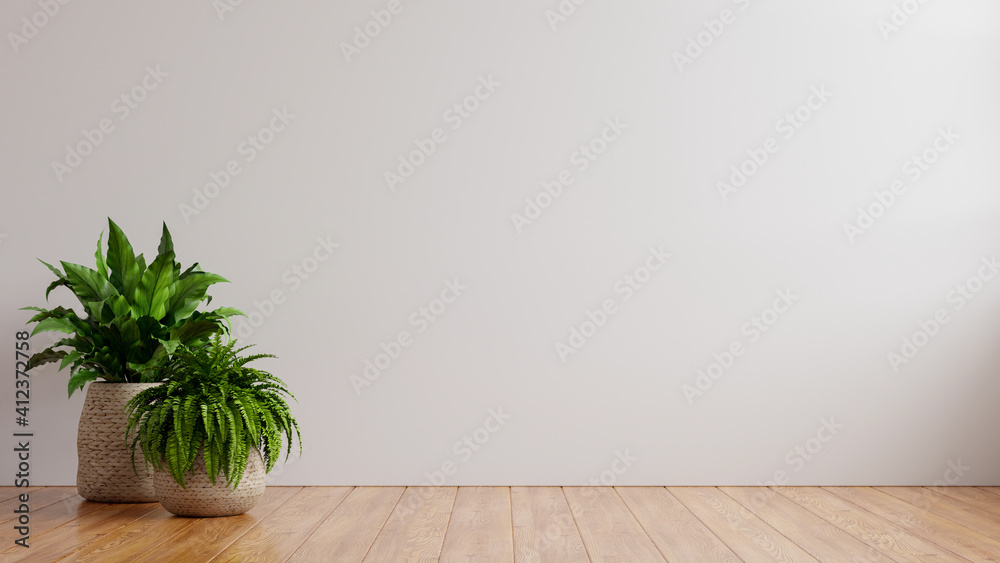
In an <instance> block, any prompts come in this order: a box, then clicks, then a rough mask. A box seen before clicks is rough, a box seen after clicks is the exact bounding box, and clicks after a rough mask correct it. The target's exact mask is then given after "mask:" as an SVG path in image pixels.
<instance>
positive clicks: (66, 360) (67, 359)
mask: <svg viewBox="0 0 1000 563" xmlns="http://www.w3.org/2000/svg"><path fill="white" fill-rule="evenodd" d="M82 357H83V354H81V353H80V351H79V350H73V351H72V352H70V353H68V354H66V355H65V356H64V357H63V359H62V363H60V364H59V371H62V370H64V369H66V366H68V365H70V364H72V363H73V362H75V361H77V360H79V359H80V358H82Z"/></svg>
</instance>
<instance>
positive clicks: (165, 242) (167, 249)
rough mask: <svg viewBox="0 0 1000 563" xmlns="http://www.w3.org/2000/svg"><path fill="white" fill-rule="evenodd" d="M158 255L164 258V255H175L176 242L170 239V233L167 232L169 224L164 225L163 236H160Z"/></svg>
mask: <svg viewBox="0 0 1000 563" xmlns="http://www.w3.org/2000/svg"><path fill="white" fill-rule="evenodd" d="M156 250H157V254H158V256H157V257H159V256H163V255H164V254H170V255H171V256H173V254H174V241H173V240H172V239H171V238H170V231H169V230H167V223H166V222H165V221H164V223H163V234H161V235H160V245H159V246H158V247H157V248H156Z"/></svg>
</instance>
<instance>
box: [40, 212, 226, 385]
mask: <svg viewBox="0 0 1000 563" xmlns="http://www.w3.org/2000/svg"><path fill="white" fill-rule="evenodd" d="M108 227H109V233H108V250H107V256H105V255H104V249H103V244H102V242H103V233H101V236H100V237H99V238H98V239H97V253H96V254H95V255H94V256H95V257H96V258H97V269H96V270H95V269H92V268H87V267H85V266H81V265H79V264H72V263H69V262H61V264H62V267H63V270H64V271H60V270H59V269H58V268H56V267H54V266H52V265H51V264H48V263H46V262H44V261H41V260H39V261H40V262H42V264H45V266H47V267H48V268H49V270H51V271H52V273H53V274H55V275H56V280H55V281H53V282H52V283H51V284H50V285H49V287H48V289H47V290H46V291H45V298H46V299H48V298H49V293H51V292H52V290H53V289H55V288H57V287H60V286H65V287H67V288H69V289H70V290H71V291H72V292H73V294H74V295H75V296H76V298H77V299H78V300H79V301H80V304H81V305H82V306H83V314H79V313H77V312H76V311H74V310H73V309H67V308H65V307H56V308H54V309H43V308H41V307H25V308H24V309H26V310H33V311H37V312H38V314H36V315H35V316H34V317H32V318H31V319H30V320H29V321H28V322H29V323H38V324H37V325H36V326H35V328H34V330H32V332H31V334H32V335H35V334H38V333H40V332H48V331H56V332H63V333H67V334H68V335H69V336H67V337H65V338H63V339H62V340H59V341H58V342H56V343H55V344H54V345H52V346H51V347H49V348H47V349H45V350H42V351H41V352H38V353H36V354H34V355H33V356H31V358H29V360H28V368H29V369H30V368H34V367H36V366H40V365H42V364H46V363H49V362H60V364H59V369H60V370H62V369H64V368H66V367H69V368H70V378H69V394H70V396H72V395H73V392H74V391H76V390H77V389H82V388H83V386H84V385H85V384H86V383H87V382H88V381H94V380H97V379H103V380H104V381H108V382H112V383H149V382H153V381H156V372H155V370H154V367H155V366H156V365H157V364H158V363H160V362H161V361H162V360H164V359H165V358H166V357H167V356H168V355H169V354H170V353H172V352H173V351H174V350H175V349H176V348H177V346H179V345H181V344H186V345H189V346H198V345H200V344H204V343H205V342H206V341H207V339H208V337H209V336H211V335H212V334H215V333H217V332H220V331H225V330H228V324H227V321H226V319H227V318H228V317H230V316H232V315H242V314H243V313H241V312H240V311H238V310H236V309H231V308H225V307H223V308H219V309H216V310H214V311H196V309H197V308H198V306H199V305H200V304H201V303H202V302H203V301H204V302H206V303H207V302H210V301H211V300H212V298H211V297H210V296H209V295H208V294H207V293H206V292H207V291H208V288H209V286H211V285H212V284H215V283H219V282H225V281H227V280H226V279H225V278H223V277H222V276H219V275H216V274H210V273H208V272H203V271H201V270H200V269H199V268H198V264H197V262H196V263H195V264H194V265H192V266H191V267H190V268H188V269H187V270H184V271H181V265H180V264H179V263H178V262H177V261H176V260H175V259H174V243H173V240H172V239H171V237H170V231H168V230H167V225H166V224H165V223H164V225H163V234H162V236H161V237H160V246H159V247H158V252H157V256H156V258H155V259H154V260H153V262H152V263H150V264H149V266H148V267H147V266H146V260H145V259H144V258H143V256H142V254H140V255H138V256H136V255H135V252H134V251H133V250H132V245H131V244H130V243H129V241H128V238H127V237H126V236H125V233H123V232H122V230H121V229H120V228H118V225H116V224H115V222H114V221H112V220H111V219H110V218H109V219H108Z"/></svg>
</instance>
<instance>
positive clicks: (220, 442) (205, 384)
mask: <svg viewBox="0 0 1000 563" xmlns="http://www.w3.org/2000/svg"><path fill="white" fill-rule="evenodd" d="M247 348H249V346H244V347H242V348H238V349H237V348H236V340H235V339H233V340H229V341H226V342H223V340H222V337H221V336H220V335H215V336H213V337H212V339H211V341H210V342H208V343H207V344H206V345H203V346H184V345H181V346H178V347H177V349H176V350H175V351H174V353H173V354H172V355H171V357H170V359H169V361H167V362H166V363H164V364H163V365H162V366H160V367H159V368H158V371H160V372H161V373H162V375H163V378H164V381H163V382H162V383H161V384H159V385H156V386H154V387H151V388H149V389H146V390H144V391H142V392H140V393H139V394H138V395H136V396H135V397H134V398H133V399H132V400H130V401H129V403H128V405H127V406H126V411H127V413H128V429H127V433H128V435H129V437H130V439H131V448H132V456H133V459H132V462H133V463H135V449H136V448H137V447H141V452H142V456H143V458H144V462H145V465H147V466H151V467H152V468H153V470H154V474H153V486H154V488H155V490H156V497H157V500H159V501H160V504H162V505H163V507H164V508H166V509H167V510H168V511H170V512H172V513H173V514H177V515H179V516H232V515H236V514H242V513H244V512H246V511H247V510H249V509H250V508H252V507H253V506H254V505H255V504H256V503H257V501H258V500H259V499H260V496H261V495H262V494H263V493H264V476H265V474H266V473H267V472H269V471H270V470H271V469H272V468H273V467H274V464H275V462H276V461H277V460H278V458H279V457H280V455H281V451H282V449H283V448H282V443H283V441H284V440H283V436H284V437H287V438H288V444H287V447H285V448H284V450H285V459H287V458H288V455H289V454H291V451H292V433H293V432H294V434H295V438H296V439H297V440H298V442H299V452H300V453H301V451H302V439H301V435H300V434H299V426H298V423H297V422H296V421H295V418H293V417H292V415H291V411H290V409H289V407H288V403H287V402H286V401H285V398H284V396H285V395H287V396H288V397H291V398H293V399H294V397H292V394H291V393H289V391H288V389H287V388H286V387H285V384H284V382H283V381H281V380H280V379H279V378H277V377H275V376H274V375H271V374H270V373H268V372H266V371H262V370H259V369H255V368H251V367H248V366H247V364H249V363H250V362H252V361H254V360H258V359H260V358H273V357H275V356H273V355H271V354H256V355H252V356H245V357H244V356H240V352H242V351H243V350H246V349H247ZM220 476H225V479H221V478H220Z"/></svg>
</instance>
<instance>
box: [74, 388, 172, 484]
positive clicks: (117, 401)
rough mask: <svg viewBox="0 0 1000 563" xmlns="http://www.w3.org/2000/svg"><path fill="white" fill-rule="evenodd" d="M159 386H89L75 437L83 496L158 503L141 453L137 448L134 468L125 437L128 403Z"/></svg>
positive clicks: (78, 478) (79, 479)
mask: <svg viewBox="0 0 1000 563" xmlns="http://www.w3.org/2000/svg"><path fill="white" fill-rule="evenodd" d="M156 385H158V384H157V383H107V382H94V383H91V384H90V385H89V386H88V387H87V398H86V400H84V402H83V412H81V413H80V426H79V429H78V431H77V437H76V453H77V459H78V465H77V470H76V490H77V492H78V493H80V496H81V497H83V498H85V499H87V500H89V501H93V502H156V493H155V492H154V491H153V476H152V475H151V474H150V473H149V472H148V471H147V470H146V465H145V463H144V462H143V457H142V451H141V449H140V448H138V446H137V447H136V452H135V468H134V469H133V467H132V452H131V450H130V449H129V445H128V441H127V439H126V436H125V428H126V427H127V426H128V417H126V416H125V403H128V401H129V399H131V398H132V397H135V396H136V395H138V394H139V392H141V391H143V390H144V389H149V388H150V387H154V386H156ZM136 472H138V475H137V474H136Z"/></svg>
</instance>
